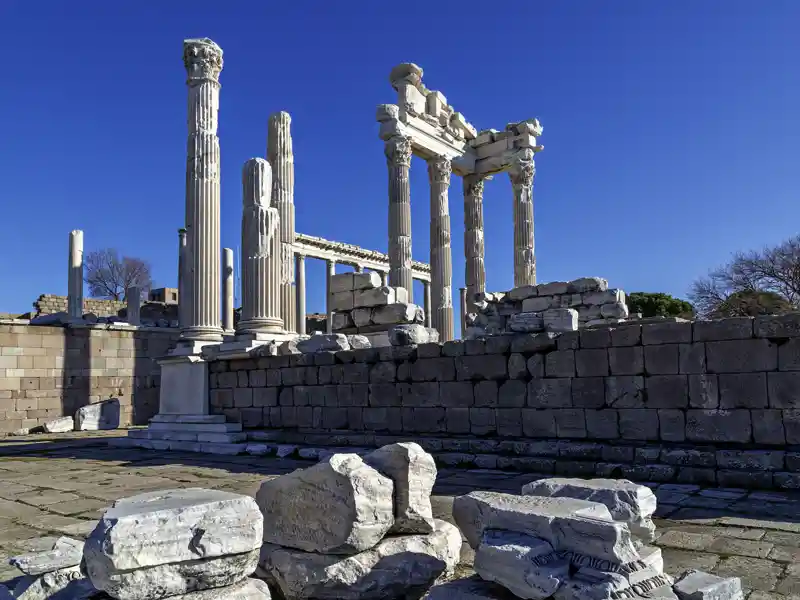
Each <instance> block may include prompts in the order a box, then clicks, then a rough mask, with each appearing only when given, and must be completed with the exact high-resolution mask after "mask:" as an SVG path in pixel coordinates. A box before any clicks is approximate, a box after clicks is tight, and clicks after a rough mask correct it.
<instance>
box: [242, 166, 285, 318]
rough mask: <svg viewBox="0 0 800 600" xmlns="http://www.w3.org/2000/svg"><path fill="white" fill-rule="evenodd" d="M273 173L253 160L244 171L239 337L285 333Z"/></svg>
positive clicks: (279, 236)
mask: <svg viewBox="0 0 800 600" xmlns="http://www.w3.org/2000/svg"><path fill="white" fill-rule="evenodd" d="M271 189H272V169H271V167H270V164H269V163H268V162H267V161H266V160H264V159H263V158H251V159H250V160H248V161H247V162H246V163H245V164H244V169H243V170H242V191H243V194H242V204H243V206H242V209H243V210H242V318H241V319H240V321H239V324H238V326H237V327H236V332H237V333H239V334H258V333H280V332H283V320H282V319H281V294H280V290H281V270H282V267H283V264H282V256H281V232H280V214H279V212H278V209H277V208H273V207H271V206H270V196H271Z"/></svg>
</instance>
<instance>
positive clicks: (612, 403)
mask: <svg viewBox="0 0 800 600" xmlns="http://www.w3.org/2000/svg"><path fill="white" fill-rule="evenodd" d="M605 384H606V405H607V406H609V407H611V408H644V407H645V403H644V377H641V376H640V375H618V376H615V377H606V378H605Z"/></svg>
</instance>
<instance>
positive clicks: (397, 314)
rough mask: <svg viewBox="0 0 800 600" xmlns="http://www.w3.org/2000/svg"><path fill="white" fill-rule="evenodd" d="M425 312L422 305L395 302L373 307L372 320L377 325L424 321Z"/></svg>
mask: <svg viewBox="0 0 800 600" xmlns="http://www.w3.org/2000/svg"><path fill="white" fill-rule="evenodd" d="M424 321H425V313H424V311H423V310H422V307H421V306H417V305H416V304H405V303H400V302H395V303H394V304H387V305H386V306H378V307H376V308H375V309H373V312H372V322H373V323H375V324H376V325H396V324H400V323H423V322H424Z"/></svg>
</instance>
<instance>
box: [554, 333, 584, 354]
mask: <svg viewBox="0 0 800 600" xmlns="http://www.w3.org/2000/svg"><path fill="white" fill-rule="evenodd" d="M580 335H581V334H580V332H579V331H564V332H563V333H561V335H559V336H558V337H557V338H556V348H557V349H559V350H577V349H578V348H580V346H581V344H580V339H581V338H580Z"/></svg>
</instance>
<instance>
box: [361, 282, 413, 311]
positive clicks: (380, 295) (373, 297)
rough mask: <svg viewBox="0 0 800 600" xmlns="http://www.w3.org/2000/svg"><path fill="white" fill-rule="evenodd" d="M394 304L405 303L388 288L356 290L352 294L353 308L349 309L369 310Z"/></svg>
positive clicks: (394, 291) (395, 291)
mask: <svg viewBox="0 0 800 600" xmlns="http://www.w3.org/2000/svg"><path fill="white" fill-rule="evenodd" d="M395 302H405V299H403V300H401V299H400V298H398V297H397V290H396V289H395V288H393V287H389V286H381V287H378V288H374V289H365V290H358V291H356V292H353V306H352V307H351V308H369V307H374V306H386V305H387V304H394V303H395Z"/></svg>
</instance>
